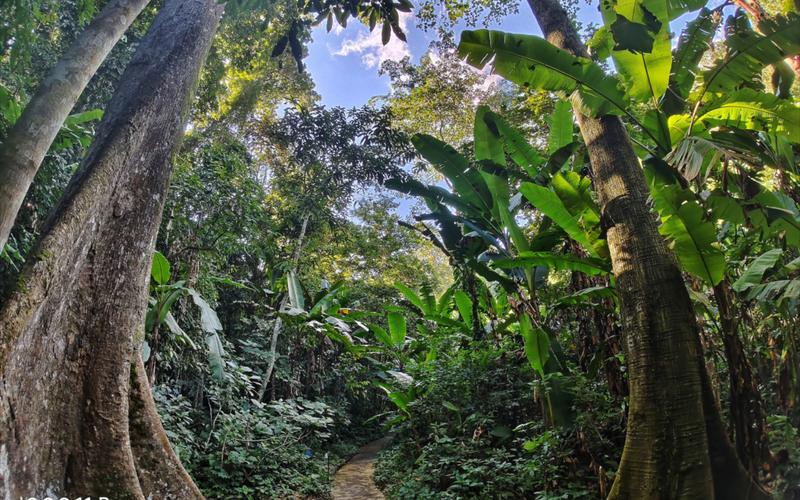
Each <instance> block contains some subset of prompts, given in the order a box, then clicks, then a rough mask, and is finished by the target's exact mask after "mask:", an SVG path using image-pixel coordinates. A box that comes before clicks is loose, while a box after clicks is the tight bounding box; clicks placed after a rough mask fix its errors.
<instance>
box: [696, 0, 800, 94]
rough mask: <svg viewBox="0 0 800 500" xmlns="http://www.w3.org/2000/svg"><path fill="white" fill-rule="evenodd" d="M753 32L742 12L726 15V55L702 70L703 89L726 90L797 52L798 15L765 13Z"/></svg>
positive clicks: (799, 36) (799, 46)
mask: <svg viewBox="0 0 800 500" xmlns="http://www.w3.org/2000/svg"><path fill="white" fill-rule="evenodd" d="M758 28H759V31H760V32H761V33H756V32H755V31H754V30H753V29H752V28H751V27H750V23H749V21H748V20H747V17H746V16H745V15H744V14H740V17H736V18H733V17H732V18H729V19H728V21H727V26H726V30H725V31H726V38H725V41H726V46H727V48H728V52H727V54H726V55H725V57H724V58H723V59H721V60H719V61H717V63H716V64H715V65H714V66H713V67H712V68H711V69H709V70H707V71H706V72H704V73H703V80H704V86H705V90H708V91H711V92H726V91H730V90H734V89H737V88H739V87H740V86H741V85H742V82H750V81H752V80H753V78H754V77H756V76H757V75H760V73H761V70H762V69H763V68H765V67H766V66H769V65H772V64H776V63H779V62H781V61H783V60H784V59H786V58H788V57H790V56H794V55H797V54H800V15H798V14H794V13H793V14H790V15H788V16H774V17H767V18H765V19H763V20H762V21H761V22H760V23H759V26H758Z"/></svg>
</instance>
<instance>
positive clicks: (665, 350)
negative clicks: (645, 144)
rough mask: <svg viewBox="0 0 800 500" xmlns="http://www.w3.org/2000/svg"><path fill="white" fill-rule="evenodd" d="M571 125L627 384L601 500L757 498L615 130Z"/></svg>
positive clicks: (548, 1) (564, 32)
mask: <svg viewBox="0 0 800 500" xmlns="http://www.w3.org/2000/svg"><path fill="white" fill-rule="evenodd" d="M528 3H529V4H530V7H531V9H532V10H533V13H534V15H535V16H536V18H537V20H538V22H539V25H540V26H541V28H542V31H543V32H544V34H545V36H546V37H547V39H548V40H549V41H550V42H551V43H552V44H554V45H556V46H558V47H560V48H562V49H565V50H567V51H569V52H571V53H573V54H575V55H578V56H582V57H586V56H587V54H586V49H585V47H583V45H582V44H581V43H580V41H579V39H578V36H577V33H576V31H575V29H574V27H573V25H572V24H571V22H570V20H569V18H568V17H567V14H566V12H565V11H564V9H563V8H562V7H561V6H560V5H559V3H558V2H556V1H555V0H529V1H528ZM576 116H577V119H578V125H579V127H580V130H581V134H582V135H583V139H584V142H585V143H586V147H587V150H588V153H589V159H590V161H591V165H592V181H593V183H594V187H595V190H596V192H597V196H598V199H599V202H600V206H601V209H602V217H601V219H602V222H601V224H602V225H603V226H604V227H605V228H607V230H608V231H607V239H608V246H609V250H610V252H611V260H612V264H613V269H614V276H615V277H616V279H617V291H618V293H619V297H620V309H621V316H622V319H623V329H624V340H625V347H626V359H627V366H628V370H629V377H630V378H629V388H630V389H629V390H630V406H629V410H628V426H627V433H626V439H625V448H624V450H623V453H622V460H621V462H620V466H619V469H618V471H617V474H616V477H615V481H614V485H613V486H612V489H611V493H610V495H609V498H613V499H636V500H639V499H687V500H688V499H699V498H703V499H714V498H717V499H720V500H721V499H726V500H728V499H745V498H767V496H766V494H765V493H764V492H763V491H762V490H760V489H759V488H758V486H757V485H755V484H754V483H753V482H752V481H751V480H750V478H749V476H748V475H747V472H746V471H745V470H744V469H743V468H742V467H741V464H740V463H739V462H738V460H736V455H735V453H734V452H733V447H732V446H731V444H730V442H729V441H728V439H727V437H726V436H725V434H724V431H723V429H722V426H721V420H720V418H719V410H718V409H717V407H716V404H715V403H714V400H713V395H712V394H711V390H710V386H709V384H708V376H707V374H706V373H705V367H704V363H703V352H702V347H701V345H700V338H699V332H698V329H697V323H696V319H695V317H694V310H693V308H692V304H691V301H690V299H689V294H688V292H687V290H686V285H685V283H684V281H683V277H682V276H681V273H680V270H679V268H678V266H677V263H676V261H675V258H674V256H673V255H672V253H671V252H670V251H669V248H668V247H667V245H666V242H665V241H664V239H663V238H662V237H661V235H659V233H658V225H657V222H656V218H655V216H654V214H653V213H652V212H651V211H650V210H649V209H648V197H649V191H648V188H647V183H646V181H645V178H644V175H643V173H642V171H641V167H640V165H639V160H638V158H637V157H636V154H635V152H634V150H633V147H632V146H631V143H630V139H629V138H628V134H627V132H626V131H625V127H624V125H623V124H622V122H621V121H620V119H619V118H617V117H615V116H604V117H601V118H590V117H586V116H583V115H581V114H580V113H579V112H578V110H576ZM731 456H732V457H733V462H731V460H730V457H731ZM731 485H736V486H739V487H738V488H736V489H733V488H731Z"/></svg>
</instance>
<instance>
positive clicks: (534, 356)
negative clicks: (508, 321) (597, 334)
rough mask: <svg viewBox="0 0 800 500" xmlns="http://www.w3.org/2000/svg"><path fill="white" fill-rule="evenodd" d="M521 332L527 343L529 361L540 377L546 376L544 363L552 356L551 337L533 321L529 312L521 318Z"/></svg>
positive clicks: (526, 350)
mask: <svg viewBox="0 0 800 500" xmlns="http://www.w3.org/2000/svg"><path fill="white" fill-rule="evenodd" d="M519 332H520V334H521V335H522V340H523V343H524V345H525V356H527V358H528V363H530V365H531V367H532V368H533V369H534V370H536V373H538V374H539V376H540V377H544V365H545V364H546V363H547V360H548V358H549V357H550V339H549V338H548V337H547V334H546V333H544V331H542V329H541V328H539V327H538V326H534V325H533V324H532V323H531V319H530V317H529V316H528V315H527V314H523V315H522V316H521V317H520V318H519Z"/></svg>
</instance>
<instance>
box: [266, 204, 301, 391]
mask: <svg viewBox="0 0 800 500" xmlns="http://www.w3.org/2000/svg"><path fill="white" fill-rule="evenodd" d="M310 218H311V214H306V215H305V216H303V225H302V226H301V227H300V236H299V237H298V238H297V248H295V249H294V254H293V255H292V272H295V271H296V270H297V263H298V262H300V255H301V254H302V252H303V242H304V240H305V237H306V230H307V229H308V220H309V219H310ZM288 303H289V294H288V293H287V294H286V295H284V297H283V299H282V300H281V304H280V305H279V306H278V311H283V309H284V308H285V307H286V305H287V304H288ZM282 329H283V321H281V318H279V317H278V318H275V322H274V324H273V325H272V336H271V337H270V341H269V354H270V358H269V365H267V369H266V370H265V371H264V376H263V377H262V380H261V387H259V389H258V400H259V401H263V400H264V394H266V392H267V386H269V381H270V379H271V378H272V372H273V371H274V370H275V362H276V361H277V358H278V337H279V336H280V334H281V330H282ZM273 393H274V391H273ZM272 399H275V398H274V397H273V398H272Z"/></svg>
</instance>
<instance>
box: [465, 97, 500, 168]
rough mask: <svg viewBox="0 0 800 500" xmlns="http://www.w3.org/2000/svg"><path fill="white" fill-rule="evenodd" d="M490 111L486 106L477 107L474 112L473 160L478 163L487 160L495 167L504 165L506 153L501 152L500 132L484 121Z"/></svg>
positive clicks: (492, 124) (489, 122)
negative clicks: (495, 165)
mask: <svg viewBox="0 0 800 500" xmlns="http://www.w3.org/2000/svg"><path fill="white" fill-rule="evenodd" d="M488 113H491V110H490V109H489V107H488V106H484V105H482V106H478V109H477V110H475V125H474V128H473V130H474V136H475V159H476V160H478V161H479V162H480V161H484V160H489V161H491V162H493V163H495V164H497V165H502V166H505V165H506V153H505V151H504V150H503V142H502V141H501V139H500V131H499V130H498V129H497V127H496V125H495V123H494V122H492V121H487V120H485V117H486V115H487V114H488Z"/></svg>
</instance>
